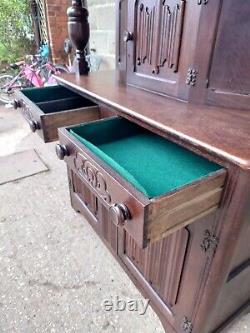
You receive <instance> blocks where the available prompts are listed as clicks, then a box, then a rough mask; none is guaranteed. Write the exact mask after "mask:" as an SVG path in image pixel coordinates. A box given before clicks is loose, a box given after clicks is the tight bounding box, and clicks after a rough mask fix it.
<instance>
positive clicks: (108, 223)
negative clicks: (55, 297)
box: [15, 0, 250, 333]
mask: <svg viewBox="0 0 250 333" xmlns="http://www.w3.org/2000/svg"><path fill="white" fill-rule="evenodd" d="M73 7H74V8H73V9H72V11H70V21H71V23H70V32H71V33H72V36H73V39H74V40H75V42H77V44H76V43H75V45H76V46H77V49H79V50H80V51H81V55H80V57H81V58H83V52H82V50H83V49H84V47H85V45H86V40H87V39H88V24H87V21H86V17H87V12H86V11H85V10H83V9H82V5H81V1H73ZM249 13H250V4H249V3H248V2H247V1H243V0H194V1H189V0H186V1H185V0H165V1H156V0H138V1H135V0H133V1H132V0H131V1H126V0H117V1H116V14H117V15H116V16H117V25H116V31H117V50H116V52H117V69H118V71H117V72H110V73H109V72H104V73H101V72H99V73H90V74H89V75H88V76H81V77H80V76H75V75H62V76H60V77H57V78H56V79H57V81H58V82H59V84H60V85H62V86H65V87H68V88H69V89H71V90H72V91H75V92H77V93H78V94H80V95H82V96H83V97H85V98H87V99H89V100H91V101H92V102H94V103H95V104H96V105H97V106H98V108H99V113H98V117H99V116H100V117H110V116H115V115H119V116H121V117H124V118H126V119H128V120H129V121H131V122H134V123H137V124H138V125H140V126H142V127H144V128H147V129H149V130H150V131H152V132H154V133H156V134H157V135H160V136H162V137H165V138H167V139H168V140H171V141H173V142H175V143H177V144H178V145H181V146H182V147H184V148H186V149H189V150H191V151H193V152H195V153H196V154H199V155H201V156H203V157H205V158H207V159H209V160H211V161H213V162H216V163H218V164H220V165H221V166H222V167H223V168H224V169H222V170H220V171H219V172H217V173H216V174H214V175H212V176H211V177H206V178H205V179H203V180H202V181H197V182H194V183H192V184H190V185H189V186H186V187H183V188H181V189H179V190H178V191H175V192H173V193H168V194H166V195H165V196H162V197H159V198H155V199H151V200H149V199H148V198H146V197H145V196H144V195H143V194H141V192H139V191H137V190H136V189H135V188H134V187H133V186H132V185H131V184H130V183H128V182H127V181H126V180H125V179H123V178H122V177H121V176H120V175H118V174H117V173H116V172H115V171H114V170H113V169H112V168H111V167H109V166H107V165H106V164H105V163H104V162H103V161H102V160H100V158H98V157H97V156H96V155H95V154H93V153H91V152H90V151H89V150H88V149H87V148H86V147H85V146H84V145H83V144H81V143H80V142H78V141H77V140H76V139H75V138H73V137H72V136H71V135H70V134H69V132H68V131H67V129H65V128H63V129H60V131H59V132H60V145H58V146H57V154H58V157H59V158H61V159H64V160H65V162H66V163H67V168H68V180H69V189H70V198H71V204H72V207H73V208H74V209H75V210H76V211H78V212H80V213H81V214H83V215H84V216H85V217H86V219H87V221H88V222H89V223H90V224H91V225H92V227H93V229H94V230H95V232H96V233H97V234H98V235H99V236H100V237H101V239H102V240H103V241H104V243H105V244H106V246H107V247H108V248H109V250H110V251H111V253H112V254H113V255H114V256H115V258H116V259H117V261H118V262H119V263H120V264H121V267H122V268H123V269H124V270H125V271H126V272H127V274H128V275H129V277H130V278H131V279H132V281H133V282H134V283H135V285H136V286H137V287H138V288H139V289H140V291H141V292H142V293H143V295H144V296H145V297H147V298H149V299H150V304H151V306H152V307H153V309H154V310H155V311H156V313H157V315H158V316H159V318H160V320H161V321H162V324H163V326H164V328H165V329H166V332H168V333H191V332H192V333H212V332H213V333H215V332H220V331H223V330H224V328H225V327H226V326H227V325H228V324H229V323H230V322H231V321H232V320H234V319H235V318H236V317H237V316H239V315H240V313H243V312H244V311H246V309H248V308H249V304H250V284H249V280H250V269H249V262H250V247H249V244H250V242H249V237H250V227H249V226H250V224H249V220H250V208H249V207H250V112H249V109H250V103H249V91H250V80H249V73H248V72H249V69H250V67H249V66H250V65H249V58H250V51H249V50H250V48H249V38H250V19H249V17H250V15H249ZM83 16H85V20H83V21H81V20H80V18H81V17H82V18H83ZM71 24H72V25H71ZM84 26H85V28H84ZM78 29H79V31H78ZM80 62H81V61H80ZM81 66H82V65H81V64H79V65H78V67H81ZM83 67H84V66H83ZM79 71H80V73H81V70H79ZM83 72H84V73H86V72H87V71H86V68H85V70H83ZM167 96H171V97H167ZM24 101H25V103H27V105H29V101H28V100H26V99H24ZM60 103H61V104H60ZM64 103H66V101H61V102H59V101H58V105H60V106H61V105H63V104H64ZM21 104H22V103H21ZM15 105H16V106H17V107H18V106H20V101H19V102H18V101H17V103H15ZM49 105H50V102H48V103H47V106H46V107H49ZM38 107H39V105H36V106H34V105H33V106H32V108H31V111H30V113H29V112H28V114H31V115H32V117H29V116H28V117H27V118H28V120H29V122H30V121H32V122H33V123H31V122H30V126H31V128H33V129H37V128H41V129H43V126H44V124H46V126H47V127H48V128H50V126H52V127H53V130H56V127H57V126H65V125H67V124H69V123H68V122H67V121H70V119H71V120H72V119H74V115H75V113H74V112H71V113H69V115H68V118H67V119H68V120H66V119H65V118H63V119H61V120H60V121H59V118H58V119H57V118H56V115H54V116H55V118H53V119H52V118H51V119H52V120H50V119H49V118H48V119H46V120H45V119H44V121H43V122H42V121H41V113H40V111H39V108H38ZM24 113H25V111H24ZM59 113H60V112H59ZM83 113H84V111H80V113H79V118H76V119H75V121H77V119H78V121H79V122H82V121H87V119H86V118H82V119H80V114H82V115H83ZM26 116H27V112H26ZM95 116H96V114H95ZM46 121H47V123H46ZM39 131H40V129H39ZM173 167H174V166H173ZM225 177H226V178H225Z"/></svg>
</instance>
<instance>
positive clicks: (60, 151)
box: [56, 143, 69, 160]
mask: <svg viewBox="0 0 250 333" xmlns="http://www.w3.org/2000/svg"><path fill="white" fill-rule="evenodd" d="M56 155H57V157H58V158H59V160H63V159H64V157H65V156H69V151H68V149H67V147H66V146H65V145H61V144H59V143H58V144H57V145H56Z"/></svg>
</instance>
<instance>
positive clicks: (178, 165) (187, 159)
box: [69, 118, 222, 198]
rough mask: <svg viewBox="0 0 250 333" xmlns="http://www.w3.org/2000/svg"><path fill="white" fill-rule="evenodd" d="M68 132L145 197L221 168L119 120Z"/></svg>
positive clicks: (155, 194) (187, 182) (178, 186)
mask: <svg viewBox="0 0 250 333" xmlns="http://www.w3.org/2000/svg"><path fill="white" fill-rule="evenodd" d="M69 130H70V133H71V134H72V135H73V136H74V137H75V138H76V139H77V140H79V141H80V142H81V143H83V144H84V145H85V146H86V147H87V148H89V149H90V150H91V151H92V152H93V153H95V154H96V155H97V156H98V157H99V158H101V159H102V160H103V161H104V162H106V163H107V164H108V165H109V166H111V167H112V168H113V169H114V170H115V171H116V172H117V173H119V174H120V175H121V176H122V177H123V178H125V179H126V180H127V181H128V182H130V183H131V184H132V185H133V186H134V187H135V188H137V189H138V190H139V191H141V192H142V193H144V195H146V196H147V197H148V198H153V197H157V196H160V195H163V194H165V193H167V192H170V191H173V190H176V189H178V188H180V187H182V186H184V185H187V184H190V183H192V182H194V181H196V180H199V179H201V178H203V177H206V176H208V175H210V174H211V173H213V172H215V171H217V170H219V169H221V168H222V167H221V166H219V165H217V164H215V163H212V162H210V161H208V160H207V159H205V158H203V157H201V156H198V155H196V154H194V153H192V152H191V151H189V150H187V149H185V148H182V147H180V146H179V145H177V144H175V143H173V142H171V141H168V140H166V139H164V138H162V137H160V136H158V135H156V134H153V133H151V132H149V131H147V130H145V129H143V128H141V127H139V126H137V125H136V124H133V123H131V122H129V121H127V120H125V119H122V118H112V119H105V120H100V121H98V122H93V123H89V124H85V125H84V124H83V125H80V126H75V127H72V128H70V129H69Z"/></svg>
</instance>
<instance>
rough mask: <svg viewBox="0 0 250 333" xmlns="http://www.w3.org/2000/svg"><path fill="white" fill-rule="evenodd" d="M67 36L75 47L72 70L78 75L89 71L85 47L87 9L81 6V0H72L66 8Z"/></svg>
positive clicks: (87, 26)
mask: <svg viewBox="0 0 250 333" xmlns="http://www.w3.org/2000/svg"><path fill="white" fill-rule="evenodd" d="M67 15H68V32H69V38H70V40H71V42H72V44H73V45H74V47H75V48H76V60H75V63H74V69H73V70H74V71H75V72H76V74H79V75H87V74H88V72H89V66H88V62H87V61H86V52H85V48H86V46H87V44H88V42H89V23H88V15H89V13H88V10H87V9H86V8H85V7H83V6H82V1H81V0H72V6H71V7H70V8H69V9H68V10H67Z"/></svg>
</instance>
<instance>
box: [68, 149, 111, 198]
mask: <svg viewBox="0 0 250 333" xmlns="http://www.w3.org/2000/svg"><path fill="white" fill-rule="evenodd" d="M74 165H75V168H76V170H77V171H78V174H79V176H81V177H82V178H84V179H85V180H86V181H87V182H88V183H89V184H90V185H91V187H92V188H94V190H95V191H97V193H98V195H99V196H100V197H101V198H102V199H103V200H105V201H106V202H107V203H110V202H111V196H110V194H109V192H108V189H107V183H106V180H105V178H104V176H103V175H102V173H101V172H100V171H99V170H97V169H96V167H95V166H94V165H93V164H92V163H91V162H90V161H89V160H88V159H87V158H86V157H85V156H84V155H83V154H81V153H77V154H76V157H75V158H74Z"/></svg>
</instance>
